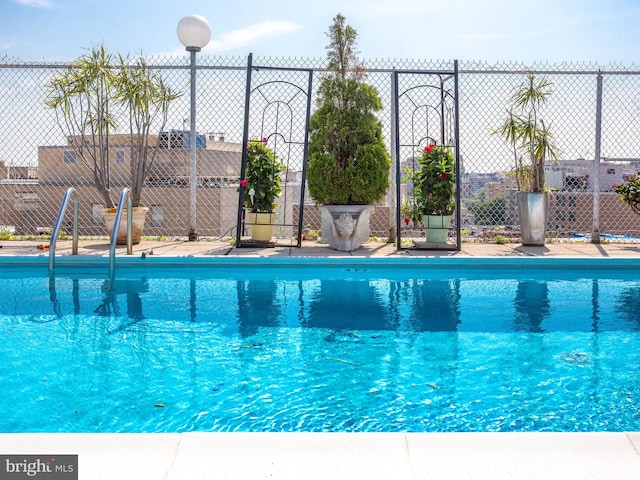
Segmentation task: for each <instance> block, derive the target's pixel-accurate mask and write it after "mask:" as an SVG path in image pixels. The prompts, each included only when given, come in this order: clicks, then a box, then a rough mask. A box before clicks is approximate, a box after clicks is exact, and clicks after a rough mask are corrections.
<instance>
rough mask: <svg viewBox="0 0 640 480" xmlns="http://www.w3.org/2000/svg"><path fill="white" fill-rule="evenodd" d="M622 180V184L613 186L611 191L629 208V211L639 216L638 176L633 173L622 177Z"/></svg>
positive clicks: (639, 192)
mask: <svg viewBox="0 0 640 480" xmlns="http://www.w3.org/2000/svg"><path fill="white" fill-rule="evenodd" d="M639 173H640V172H639ZM622 179H623V180H624V181H623V183H622V184H620V185H614V186H613V190H614V191H615V192H616V193H617V194H618V195H620V200H622V201H623V202H624V203H626V204H627V205H629V206H630V207H631V210H633V211H634V212H635V213H637V214H640V176H638V173H634V174H633V175H623V177H622Z"/></svg>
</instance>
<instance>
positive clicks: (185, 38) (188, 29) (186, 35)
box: [178, 15, 211, 241]
mask: <svg viewBox="0 0 640 480" xmlns="http://www.w3.org/2000/svg"><path fill="white" fill-rule="evenodd" d="M178 39H179V40H180V43H182V44H183V45H184V46H185V47H186V49H187V51H188V52H191V131H190V132H189V147H190V148H191V163H190V166H189V168H190V176H189V240H190V241H192V240H197V239H198V234H197V233H196V187H197V178H196V171H197V170H196V52H199V51H200V50H201V49H202V48H204V47H205V46H206V45H207V43H209V40H210V39H211V26H210V25H209V22H208V21H207V19H206V18H204V17H202V16H200V15H187V16H186V17H184V18H183V19H182V20H180V22H179V23H178Z"/></svg>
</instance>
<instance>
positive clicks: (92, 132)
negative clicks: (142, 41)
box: [45, 45, 181, 244]
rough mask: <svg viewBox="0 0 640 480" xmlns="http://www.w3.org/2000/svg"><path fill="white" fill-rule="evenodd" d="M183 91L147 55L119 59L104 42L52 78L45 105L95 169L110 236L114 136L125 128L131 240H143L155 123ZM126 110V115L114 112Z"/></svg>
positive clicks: (122, 233) (122, 239)
mask: <svg viewBox="0 0 640 480" xmlns="http://www.w3.org/2000/svg"><path fill="white" fill-rule="evenodd" d="M180 95H181V94H180V93H177V92H175V91H173V90H172V89H171V88H170V87H169V86H167V85H166V84H165V83H164V81H163V79H162V77H161V75H160V74H159V73H158V72H157V71H153V70H151V69H150V68H149V67H148V65H147V62H146V60H145V59H144V58H142V57H138V58H137V59H136V60H135V61H130V59H129V58H128V57H123V56H119V57H118V61H116V59H115V58H114V56H113V55H112V54H110V53H108V52H107V51H106V49H105V48H104V46H102V45H100V46H98V47H94V48H93V49H92V50H91V52H90V53H89V54H86V55H83V56H81V57H80V58H78V59H77V60H76V61H75V62H74V63H73V64H72V65H71V67H69V68H68V69H67V70H66V71H65V72H63V73H61V74H60V75H58V76H55V77H53V78H52V79H51V80H50V81H49V83H48V96H47V99H46V101H45V103H46V105H47V106H48V107H50V108H53V109H55V111H56V115H57V118H58V123H59V124H60V125H61V127H62V128H63V130H64V131H65V133H67V134H68V135H70V136H71V138H72V139H73V140H72V143H71V148H73V150H74V151H75V152H76V155H77V157H79V158H80V159H81V162H82V164H83V165H85V166H86V167H88V168H89V170H90V171H91V174H92V177H93V180H94V184H95V187H96V189H97V190H98V192H99V194H100V196H101V197H102V200H103V205H104V207H105V208H104V211H103V215H104V217H105V223H106V226H107V231H108V233H109V234H111V230H112V229H113V221H114V218H115V213H116V212H115V208H114V207H115V205H114V202H113V198H112V195H111V193H112V192H111V185H112V179H111V173H112V165H111V161H112V158H111V157H112V156H113V153H114V152H113V145H112V143H111V138H112V136H113V135H114V134H115V133H116V132H117V131H118V130H119V129H120V128H124V131H125V132H127V134H126V137H127V138H128V140H127V142H126V147H127V149H128V150H129V161H130V165H129V167H130V175H129V181H128V187H129V189H130V191H131V203H132V207H133V219H134V227H133V232H132V233H133V242H134V243H139V242H140V237H141V235H142V229H143V228H144V219H145V215H146V213H147V211H148V210H149V209H148V208H147V207H143V206H141V204H140V201H141V195H142V188H143V186H144V182H145V180H146V179H147V176H148V174H149V171H150V168H151V166H152V165H153V162H154V160H155V158H156V154H157V148H156V145H155V142H153V141H152V130H151V129H152V128H153V127H154V126H155V127H156V128H157V131H158V132H160V131H162V130H164V128H165V126H166V123H167V116H168V112H169V105H170V104H171V102H173V101H174V100H175V99H177V98H178V97H179V96H180ZM122 108H124V110H122ZM122 111H124V113H122V115H117V114H116V113H114V112H122ZM154 131H155V130H154ZM121 146H122V145H121ZM121 146H120V147H121ZM126 239H127V234H126V223H125V222H123V223H121V224H120V229H119V231H118V239H117V241H118V243H121V244H122V243H126Z"/></svg>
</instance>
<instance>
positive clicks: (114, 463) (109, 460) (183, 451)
mask: <svg viewBox="0 0 640 480" xmlns="http://www.w3.org/2000/svg"><path fill="white" fill-rule="evenodd" d="M37 245H38V242H35V241H34V242H0V256H7V255H9V256H25V255H28V256H32V255H39V256H48V254H49V253H48V250H46V249H43V250H41V249H38V248H37ZM70 253H71V242H69V241H60V242H59V243H58V245H57V249H56V254H57V255H69V254H70ZM79 253H80V255H98V256H108V254H109V245H108V241H106V240H92V241H86V240H83V241H81V242H80V249H79ZM125 253H126V251H125V249H124V248H122V247H119V248H118V251H117V255H118V256H120V255H124V254H125ZM143 254H144V255H154V256H173V257H185V256H189V257H201V256H203V257H210V256H217V255H223V256H236V255H237V256H243V257H246V256H256V257H262V256H309V257H335V256H358V257H361V256H365V257H392V256H441V257H443V256H444V257H505V256H506V257H519V256H520V257H526V256H544V257H593V258H608V257H635V258H638V257H640V245H638V244H598V245H594V244H591V243H552V244H549V245H546V246H544V247H523V246H521V245H518V244H507V245H495V244H463V247H462V251H460V252H447V251H430V250H401V251H398V250H396V248H395V247H394V246H393V245H389V244H384V243H374V242H370V243H367V244H365V246H363V247H362V248H360V249H358V250H357V251H355V252H351V253H344V252H335V251H333V250H331V249H329V248H328V247H326V246H323V245H319V244H317V243H314V242H305V245H304V246H303V248H300V249H299V248H297V247H293V246H290V245H279V246H275V247H273V248H262V249H258V248H239V249H236V248H233V246H232V245H230V244H229V243H226V242H209V241H199V242H191V243H190V242H183V241H178V240H175V241H162V242H160V241H143V242H141V244H140V245H136V246H135V247H134V255H139V256H141V255H143ZM43 260H44V259H43ZM8 454H21V455H38V454H43V455H44V454H58V455H62V454H77V455H78V456H79V476H78V478H80V479H82V480H93V479H96V480H98V479H114V480H116V479H117V480H126V479H132V480H133V479H136V480H147V479H148V480H161V479H167V480H178V479H180V480H183V479H184V480H187V479H189V480H191V479H292V480H293V479H295V480H299V479H367V480H373V479H381V480H382V479H385V480H387V479H399V480H401V479H473V480H476V479H541V480H542V479H545V480H548V479H562V480H573V479H576V480H577V479H580V480H582V479H603V480H604V479H617V480H625V479H629V480H631V479H633V480H637V479H640V433H634V432H631V433H629V432H627V433H625V432H621V433H407V434H404V433H182V434H177V433H176V434H0V455H8ZM5 475H7V474H6V473H5V470H4V466H3V465H0V479H4V478H11V476H5ZM33 478H39V477H38V476H36V477H33ZM69 478H74V477H69Z"/></svg>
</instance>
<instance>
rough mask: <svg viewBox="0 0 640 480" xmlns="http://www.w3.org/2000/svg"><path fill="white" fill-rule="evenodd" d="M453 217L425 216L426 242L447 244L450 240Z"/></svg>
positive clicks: (423, 218)
mask: <svg viewBox="0 0 640 480" xmlns="http://www.w3.org/2000/svg"><path fill="white" fill-rule="evenodd" d="M451 217H452V216H451V215H423V216H422V223H423V224H424V233H425V235H424V236H425V241H426V242H427V243H446V242H447V238H449V225H450V224H451Z"/></svg>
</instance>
